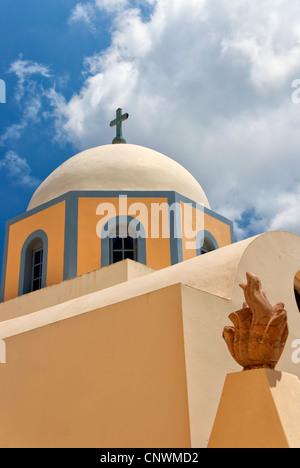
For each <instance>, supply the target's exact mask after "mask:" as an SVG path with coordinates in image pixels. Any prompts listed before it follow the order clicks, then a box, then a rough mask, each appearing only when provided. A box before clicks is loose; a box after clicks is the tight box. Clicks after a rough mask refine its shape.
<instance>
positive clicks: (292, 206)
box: [0, 0, 300, 261]
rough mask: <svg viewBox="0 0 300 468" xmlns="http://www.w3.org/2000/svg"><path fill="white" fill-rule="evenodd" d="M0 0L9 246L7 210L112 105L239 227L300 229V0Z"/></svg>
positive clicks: (1, 134)
mask: <svg viewBox="0 0 300 468" xmlns="http://www.w3.org/2000/svg"><path fill="white" fill-rule="evenodd" d="M0 8H1V15H0V41H1V48H0V50H1V54H0V79H2V80H4V81H5V83H6V103H5V104H3V103H1V104H0V194H1V199H2V200H3V201H2V203H1V205H0V246H1V256H2V246H3V241H4V226H5V221H6V220H8V219H11V218H12V217H14V216H16V215H18V214H21V213H23V212H25V211H26V208H27V205H28V203H29V201H30V198H31V196H32V194H33V192H34V191H35V189H36V187H37V186H38V185H39V183H40V182H41V181H43V180H44V179H45V178H46V177H47V176H48V175H49V174H50V173H51V172H52V171H53V170H54V169H55V168H56V167H57V166H58V165H60V164H61V163H62V162H63V161H65V160H66V159H68V158H69V157H71V156H73V155H74V154H76V153H77V152H79V151H81V150H84V149H86V148H89V147H93V146H97V145H102V144H107V143H110V142H111V140H112V138H113V137H114V135H113V131H112V129H110V128H109V121H110V120H111V119H113V118H114V115H115V110H116V108H118V107H122V108H123V111H125V112H128V113H129V114H130V118H129V120H128V121H127V122H126V127H125V128H124V133H125V137H126V140H127V141H128V142H129V143H135V144H140V145H144V146H148V147H151V148H153V149H156V150H158V151H161V152H162V153H164V154H167V155H168V156H170V157H172V158H174V159H175V160H177V161H178V162H179V163H181V164H182V165H183V166H185V167H186V168H187V169H188V170H189V171H190V172H192V174H193V175H194V176H195V177H196V179H197V180H198V181H199V182H200V184H201V185H202V187H203V188H204V190H205V192H206V194H207V197H208V199H209V201H210V204H211V207H212V209H213V210H215V211H217V212H219V213H220V214H223V215H224V216H227V217H228V218H230V219H232V220H233V221H234V225H235V232H236V237H237V239H238V240H239V239H242V238H245V237H248V236H249V235H255V234H257V233H260V232H263V231H267V230H277V229H284V230H289V231H291V232H294V233H296V234H300V217H299V211H300V176H299V154H300V137H299V134H300V133H299V128H300V104H299V99H298V98H299V96H300V93H298V94H295V93H296V92H297V86H299V84H298V85H295V86H294V88H293V83H296V81H295V80H297V79H299V78H300V5H299V2H298V0H297V1H296V0H290V1H289V2H286V1H284V0H276V1H274V0H272V1H271V0H264V1H263V2H261V1H259V0H251V2H250V1H249V0H232V1H230V2H228V1H225V0H189V1H187V0H89V1H85V0H82V1H76V0H63V1H62V0H51V1H50V0H27V1H26V2H24V1H23V0H0ZM293 93H294V94H293ZM0 261H1V258H0Z"/></svg>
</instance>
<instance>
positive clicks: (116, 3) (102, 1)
mask: <svg viewBox="0 0 300 468" xmlns="http://www.w3.org/2000/svg"><path fill="white" fill-rule="evenodd" d="M95 4H96V6H97V7H98V8H99V9H103V10H106V11H107V12H109V13H112V12H115V11H116V10H120V9H123V8H125V7H127V6H128V0H95Z"/></svg>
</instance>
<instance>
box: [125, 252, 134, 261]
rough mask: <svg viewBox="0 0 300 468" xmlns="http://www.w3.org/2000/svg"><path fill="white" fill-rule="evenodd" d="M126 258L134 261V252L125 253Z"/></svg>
mask: <svg viewBox="0 0 300 468" xmlns="http://www.w3.org/2000/svg"><path fill="white" fill-rule="evenodd" d="M124 258H130V259H131V260H133V251H131V252H130V251H125V252H124Z"/></svg>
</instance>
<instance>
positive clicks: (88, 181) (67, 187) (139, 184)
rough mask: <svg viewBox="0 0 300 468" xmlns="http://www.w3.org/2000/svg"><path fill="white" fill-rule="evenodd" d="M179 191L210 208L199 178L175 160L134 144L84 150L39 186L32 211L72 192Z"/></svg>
mask: <svg viewBox="0 0 300 468" xmlns="http://www.w3.org/2000/svg"><path fill="white" fill-rule="evenodd" d="M83 190H85V191H117V192H118V191H175V192H178V193H180V194H181V195H184V196H186V197H187V198H189V199H191V200H193V201H196V202H198V203H200V204H202V205H204V206H206V207H207V208H209V203H208V200H207V198H206V195H205V193H204V191H203V189H202V187H201V186H200V184H199V183H198V182H197V181H196V179H195V178H194V177H193V176H192V175H191V174H190V173H189V172H188V171H187V170H186V169H184V167H182V166H181V165H180V164H178V163H177V162H176V161H174V160H173V159H171V158H169V157H167V156H165V155H163V154H161V153H159V152H157V151H154V150H152V149H149V148H145V147H142V146H138V145H130V144H114V145H104V146H99V147H96V148H92V149H89V150H86V151H82V152H81V153H79V154H76V155H75V156H73V157H71V158H70V159H68V160H67V161H65V162H64V163H63V164H62V165H61V166H59V167H58V168H57V169H55V171H53V172H52V173H51V174H50V175H49V176H48V177H47V179H45V180H44V182H43V183H42V184H41V185H40V186H39V187H38V189H37V190H36V192H35V193H34V195H33V197H32V198H31V201H30V203H29V206H28V209H27V211H28V210H30V209H32V208H36V207H38V206H40V205H42V204H43V203H46V202H48V201H50V200H53V199H54V198H56V197H59V196H60V195H63V194H65V193H67V192H70V191H83Z"/></svg>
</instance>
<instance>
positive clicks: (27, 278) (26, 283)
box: [18, 229, 48, 296]
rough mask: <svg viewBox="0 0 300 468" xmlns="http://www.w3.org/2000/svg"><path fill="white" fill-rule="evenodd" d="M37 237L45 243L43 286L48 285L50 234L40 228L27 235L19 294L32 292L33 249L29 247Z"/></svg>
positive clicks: (23, 250) (22, 252)
mask: <svg viewBox="0 0 300 468" xmlns="http://www.w3.org/2000/svg"><path fill="white" fill-rule="evenodd" d="M36 239H41V241H42V243H43V270H42V288H44V287H46V285H47V261H48V236H47V234H46V233H45V231H42V230H41V229H38V230H37V231H34V232H33V233H32V234H30V236H28V237H27V239H26V241H25V242H24V244H23V247H22V251H21V259H20V275H19V290H18V295H19V296H22V295H23V294H26V293H28V292H31V274H32V272H31V263H32V249H31V248H29V247H30V244H31V243H32V242H33V241H35V240H36Z"/></svg>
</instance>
